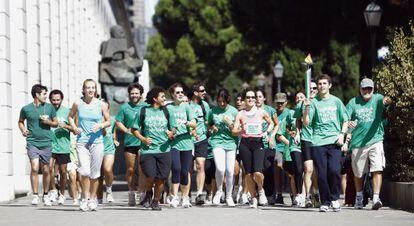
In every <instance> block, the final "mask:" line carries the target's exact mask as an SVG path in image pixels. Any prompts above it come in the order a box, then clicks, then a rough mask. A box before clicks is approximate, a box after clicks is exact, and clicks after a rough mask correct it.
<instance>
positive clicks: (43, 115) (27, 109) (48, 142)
mask: <svg viewBox="0 0 414 226" xmlns="http://www.w3.org/2000/svg"><path fill="white" fill-rule="evenodd" d="M31 94H32V97H33V102H32V103H30V104H28V105H26V106H24V107H23V108H22V109H21V110H20V116H19V122H18V125H19V129H20V132H21V133H22V135H23V136H24V137H26V142H27V146H26V150H27V156H28V157H29V159H30V169H31V171H30V183H31V185H32V191H33V198H32V205H37V204H39V202H40V198H39V193H38V189H39V188H38V187H39V178H38V173H39V166H41V167H42V175H43V204H44V205H45V206H51V205H52V202H51V201H50V197H49V195H48V192H49V182H50V175H49V172H50V169H49V162H50V158H51V156H52V136H51V132H50V128H51V127H56V126H57V125H58V121H57V117H56V110H55V108H54V107H53V106H52V105H51V104H49V103H46V98H47V88H46V87H45V86H42V85H40V84H35V85H33V86H32V90H31ZM25 121H26V125H25Z"/></svg>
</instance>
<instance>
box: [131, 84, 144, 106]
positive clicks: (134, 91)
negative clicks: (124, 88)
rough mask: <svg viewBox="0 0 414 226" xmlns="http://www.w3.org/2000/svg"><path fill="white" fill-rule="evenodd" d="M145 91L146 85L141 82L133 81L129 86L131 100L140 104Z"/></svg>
mask: <svg viewBox="0 0 414 226" xmlns="http://www.w3.org/2000/svg"><path fill="white" fill-rule="evenodd" d="M143 93H144V87H142V85H141V84H139V83H132V84H129V86H128V94H129V102H131V103H133V104H138V103H139V101H140V100H141V98H142V94H143Z"/></svg>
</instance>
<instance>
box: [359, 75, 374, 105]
mask: <svg viewBox="0 0 414 226" xmlns="http://www.w3.org/2000/svg"><path fill="white" fill-rule="evenodd" d="M359 92H360V93H361V96H362V98H363V99H364V100H365V101H368V100H370V99H371V97H372V94H374V81H372V80H371V79H369V78H364V79H362V81H361V84H360V88H359Z"/></svg>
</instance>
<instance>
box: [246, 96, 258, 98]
mask: <svg viewBox="0 0 414 226" xmlns="http://www.w3.org/2000/svg"><path fill="white" fill-rule="evenodd" d="M246 99H256V97H255V96H246Z"/></svg>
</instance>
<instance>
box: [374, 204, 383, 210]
mask: <svg viewBox="0 0 414 226" xmlns="http://www.w3.org/2000/svg"><path fill="white" fill-rule="evenodd" d="M381 207H382V204H381V203H375V204H374V205H373V206H372V210H379V209H380V208H381Z"/></svg>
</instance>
